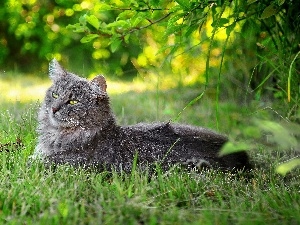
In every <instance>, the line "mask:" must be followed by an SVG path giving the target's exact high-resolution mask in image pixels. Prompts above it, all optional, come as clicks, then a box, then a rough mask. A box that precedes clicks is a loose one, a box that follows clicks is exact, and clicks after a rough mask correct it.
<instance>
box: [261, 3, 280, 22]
mask: <svg viewBox="0 0 300 225" xmlns="http://www.w3.org/2000/svg"><path fill="white" fill-rule="evenodd" d="M276 13H277V7H276V6H275V5H269V6H267V7H266V8H265V9H264V11H263V12H262V14H261V16H260V18H261V19H267V18H269V17H271V16H274V15H275V14H276Z"/></svg>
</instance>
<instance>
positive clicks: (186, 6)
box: [175, 0, 190, 10]
mask: <svg viewBox="0 0 300 225" xmlns="http://www.w3.org/2000/svg"><path fill="white" fill-rule="evenodd" d="M175 2H177V3H178V5H180V6H181V7H182V8H183V9H184V10H189V8H190V4H189V1H188V0H175Z"/></svg>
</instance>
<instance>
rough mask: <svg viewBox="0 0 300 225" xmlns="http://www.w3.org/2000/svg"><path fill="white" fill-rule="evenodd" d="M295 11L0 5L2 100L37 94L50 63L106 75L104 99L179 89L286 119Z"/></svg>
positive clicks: (52, 2)
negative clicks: (260, 107) (263, 107)
mask: <svg viewBox="0 0 300 225" xmlns="http://www.w3.org/2000/svg"><path fill="white" fill-rule="evenodd" d="M299 8H300V3H299V2H298V1H284V0H274V1H271V0H263V1H255V0H248V1H237V0H235V1H225V0H218V1H200V0H193V1H186V0H177V1H159V0H145V1H133V0H126V1H118V0H106V1H98V0H71V1H63V0H42V1H37V0H20V1H17V0H3V1H2V3H1V8H0V79H1V84H0V88H1V95H2V98H5V99H11V100H13V99H18V98H19V99H21V98H22V99H34V98H35V97H36V96H40V95H42V94H43V92H44V90H45V88H46V87H47V86H49V82H48V83H47V82H46V83H45V81H46V80H45V79H44V78H45V77H46V75H47V67H48V62H49V60H50V59H52V58H56V59H57V60H59V61H60V62H61V64H62V65H63V66H65V67H66V68H67V69H68V70H70V71H72V72H74V73H76V74H79V75H81V76H86V77H93V76H95V75H96V74H99V73H101V74H104V75H105V76H106V77H107V78H108V80H109V81H110V82H109V83H110V84H109V88H110V91H111V93H123V92H127V91H131V90H132V91H139V92H140V91H145V90H168V89H172V88H183V87H184V88H186V90H189V89H193V90H195V89H196V90H198V93H202V92H205V94H206V95H205V96H207V97H208V98H212V99H215V100H216V101H219V100H233V101H235V102H237V103H238V104H246V105H247V104H249V103H251V102H253V101H258V102H261V104H264V102H271V103H272V104H275V106H274V107H275V109H276V110H279V111H280V113H282V115H283V116H284V117H288V118H289V119H292V118H293V116H295V115H296V114H297V112H298V108H299V92H300V82H299V80H300V73H299V69H300V64H299V60H298V55H297V53H298V52H299V50H300V48H299V43H300V35H299V24H300V22H299V21H300V16H299V14H300V13H299V10H298V9H299ZM33 86H34V88H33ZM192 99H193V98H192ZM192 99H191V100H192ZM24 101H25V100H24ZM28 101H29V100H28Z"/></svg>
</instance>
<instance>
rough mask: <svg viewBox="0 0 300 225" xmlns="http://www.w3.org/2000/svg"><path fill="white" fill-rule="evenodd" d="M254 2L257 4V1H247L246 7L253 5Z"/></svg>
mask: <svg viewBox="0 0 300 225" xmlns="http://www.w3.org/2000/svg"><path fill="white" fill-rule="evenodd" d="M254 2H257V0H248V1H247V5H250V4H252V3H254Z"/></svg>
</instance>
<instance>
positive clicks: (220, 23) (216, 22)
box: [211, 18, 229, 27]
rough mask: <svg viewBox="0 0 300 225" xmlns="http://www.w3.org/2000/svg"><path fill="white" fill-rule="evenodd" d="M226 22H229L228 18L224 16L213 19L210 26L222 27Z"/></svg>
mask: <svg viewBox="0 0 300 225" xmlns="http://www.w3.org/2000/svg"><path fill="white" fill-rule="evenodd" d="M226 23H229V19H226V18H220V19H217V20H214V22H213V23H212V24H211V26H212V27H216V26H217V27H223V26H224V25H225V24H226Z"/></svg>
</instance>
